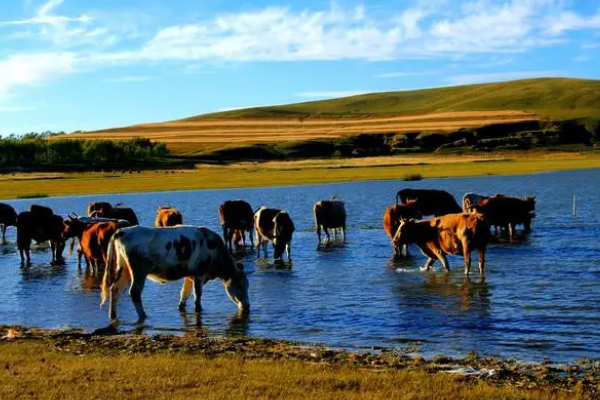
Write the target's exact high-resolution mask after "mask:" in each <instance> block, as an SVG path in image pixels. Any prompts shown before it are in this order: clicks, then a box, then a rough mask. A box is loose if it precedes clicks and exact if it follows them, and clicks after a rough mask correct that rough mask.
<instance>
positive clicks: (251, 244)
mask: <svg viewBox="0 0 600 400" xmlns="http://www.w3.org/2000/svg"><path fill="white" fill-rule="evenodd" d="M248 236H249V237H250V247H254V238H253V237H252V229H248Z"/></svg>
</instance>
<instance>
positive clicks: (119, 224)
mask: <svg viewBox="0 0 600 400" xmlns="http://www.w3.org/2000/svg"><path fill="white" fill-rule="evenodd" d="M129 225H130V224H129V222H127V221H110V222H92V223H86V222H83V221H81V220H79V219H77V218H73V217H71V218H70V219H68V220H66V221H65V222H64V229H63V237H64V238H65V239H68V238H73V237H76V238H77V239H78V240H79V244H80V246H81V251H82V253H83V255H84V256H85V258H86V260H87V261H88V264H89V265H91V266H92V268H93V269H94V270H97V269H98V267H99V263H100V262H102V263H103V264H104V265H106V260H107V254H108V242H109V241H110V238H111V237H112V235H113V234H114V233H115V232H116V230H117V229H119V228H124V227H127V226H129Z"/></svg>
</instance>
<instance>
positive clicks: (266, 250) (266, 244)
mask: <svg viewBox="0 0 600 400" xmlns="http://www.w3.org/2000/svg"><path fill="white" fill-rule="evenodd" d="M262 248H263V252H264V253H265V258H268V257H269V255H268V253H269V242H268V241H267V240H264V239H263V241H262ZM259 257H260V254H259Z"/></svg>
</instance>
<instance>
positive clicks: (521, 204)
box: [469, 195, 535, 241]
mask: <svg viewBox="0 0 600 400" xmlns="http://www.w3.org/2000/svg"><path fill="white" fill-rule="evenodd" d="M469 210H470V211H471V212H477V213H480V214H483V216H484V217H485V219H486V220H487V221H488V222H489V223H490V224H491V225H495V226H500V227H508V232H509V238H510V241H512V240H513V239H514V234H515V226H516V225H519V224H523V225H524V228H525V233H529V232H530V231H531V220H532V219H533V218H534V217H535V197H524V198H522V199H518V198H516V197H509V196H503V195H494V196H493V197H489V198H486V199H483V200H481V201H480V202H479V203H477V204H474V205H472V206H471V207H470V208H469Z"/></svg>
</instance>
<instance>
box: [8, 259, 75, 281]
mask: <svg viewBox="0 0 600 400" xmlns="http://www.w3.org/2000/svg"><path fill="white" fill-rule="evenodd" d="M66 267H67V264H66V262H65V261H64V260H56V261H53V262H50V263H29V264H20V270H21V277H22V279H23V282H35V281H41V280H47V279H51V278H56V277H62V276H66V274H67V268H66Z"/></svg>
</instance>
